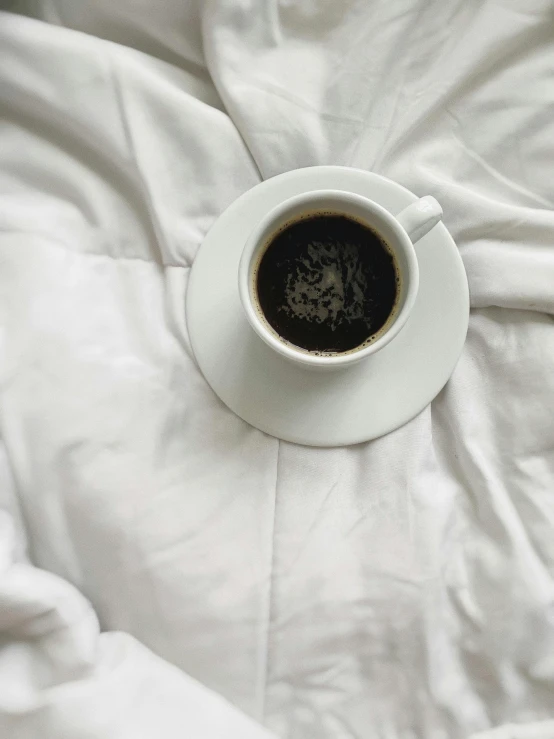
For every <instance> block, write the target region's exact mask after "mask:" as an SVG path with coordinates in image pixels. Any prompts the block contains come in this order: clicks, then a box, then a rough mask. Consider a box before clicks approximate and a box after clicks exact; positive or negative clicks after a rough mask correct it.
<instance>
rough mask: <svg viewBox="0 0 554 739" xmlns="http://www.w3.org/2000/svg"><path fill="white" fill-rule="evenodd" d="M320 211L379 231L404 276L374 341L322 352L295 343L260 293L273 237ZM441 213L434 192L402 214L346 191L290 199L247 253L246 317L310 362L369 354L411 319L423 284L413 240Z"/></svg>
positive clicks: (270, 216) (255, 235) (280, 349)
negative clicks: (275, 322) (270, 318)
mask: <svg viewBox="0 0 554 739" xmlns="http://www.w3.org/2000/svg"><path fill="white" fill-rule="evenodd" d="M318 212H325V213H329V212H332V213H336V214H340V215H346V216H350V217H351V218H354V219H355V220H357V221H360V222H361V223H363V224H365V225H367V226H369V227H370V228H371V229H373V231H375V232H377V234H378V235H379V236H380V237H381V239H382V240H383V241H384V242H385V243H386V245H387V246H388V248H389V249H390V251H391V253H392V254H393V257H394V259H395V262H396V265H397V268H398V271H399V276H400V286H399V291H400V293H399V296H398V299H397V301H396V304H395V307H394V309H393V311H392V313H391V316H390V317H389V319H388V320H387V322H386V323H385V325H384V326H383V328H382V329H381V330H380V331H379V332H378V333H377V334H376V335H375V338H374V339H373V341H372V342H371V343H369V344H367V343H366V344H364V345H363V346H362V347H361V348H360V349H353V350H350V351H349V352H345V353H344V354H328V355H326V354H321V353H319V354H316V353H314V352H309V351H307V350H305V349H301V348H299V347H296V346H294V345H293V344H291V343H289V342H288V341H286V340H285V339H283V338H282V337H280V336H279V334H277V332H276V331H275V330H274V329H273V328H272V326H271V325H270V324H269V323H268V322H267V321H266V320H265V318H264V315H263V311H262V309H261V307H260V304H259V301H258V297H257V290H256V272H257V267H258V264H259V262H260V260H261V258H262V255H263V253H264V252H265V249H266V247H267V246H268V244H269V243H270V242H271V240H272V239H273V237H274V236H275V235H276V234H277V232H278V231H279V230H280V229H281V228H282V227H283V226H284V225H286V224H287V223H289V222H292V221H295V220H297V219H299V218H302V217H306V216H309V215H310V214H315V213H318ZM441 218H442V208H441V206H440V205H439V203H438V202H437V201H436V200H435V198H433V197H431V196H429V195H428V196H426V197H423V198H421V199H420V200H418V201H417V202H415V203H413V204H412V205H409V206H408V207H407V208H405V209H404V210H403V211H401V212H400V213H398V214H397V215H396V216H393V215H391V214H390V213H389V212H388V211H387V210H385V209H384V208H383V207H381V206H380V205H378V204H377V203H375V202H373V201H372V200H369V199H368V198H364V197H362V196H361V195H355V194H354V193H350V192H346V191H342V190H318V191H312V192H306V193H302V194H300V195H296V196H295V197H292V198H290V199H288V200H285V201H284V202H282V203H280V204H279V205H277V206H276V207H275V208H273V210H271V211H270V212H269V213H267V214H266V215H265V216H264V218H262V220H261V221H260V222H259V223H258V225H257V226H256V227H255V228H254V231H253V232H252V233H251V234H250V236H249V238H248V240H247V241H246V244H245V246H244V249H243V252H242V257H241V260H240V264H239V275H238V279H239V293H240V298H241V302H242V305H243V308H244V312H245V314H246V318H247V319H248V321H249V323H250V325H251V326H252V328H253V329H254V331H255V332H256V333H257V334H258V336H259V337H260V338H261V339H262V340H263V341H265V343H266V344H267V345H268V346H270V347H271V348H272V349H273V350H274V351H275V352H277V354H280V355H281V356H282V357H285V358H286V359H288V360H289V361H291V362H295V363H297V364H300V365H302V366H304V367H307V368H312V369H339V368H342V367H347V366H349V365H351V364H353V363H355V362H359V361H360V360H362V359H366V358H367V357H369V356H371V355H372V354H375V353H376V352H378V351H380V350H381V349H382V348H383V347H384V346H386V345H387V344H388V343H389V342H390V341H392V340H393V339H394V337H395V336H396V335H397V334H398V333H399V331H400V330H401V329H402V327H403V326H404V325H405V323H406V321H407V320H408V317H409V315H410V311H411V310H412V308H413V306H414V303H415V299H416V296H417V290H418V286H419V269H418V264H417V257H416V253H415V249H414V246H413V245H414V244H415V243H416V242H417V241H419V239H421V238H422V237H423V236H425V234H426V233H427V232H428V231H430V230H431V229H432V228H433V226H435V225H436V224H437V223H438V222H439V221H440V220H441Z"/></svg>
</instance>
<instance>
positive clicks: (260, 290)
mask: <svg viewBox="0 0 554 739" xmlns="http://www.w3.org/2000/svg"><path fill="white" fill-rule="evenodd" d="M254 279H255V289H256V293H257V298H258V303H259V306H260V308H261V311H262V313H263V316H264V318H265V320H266V321H267V323H268V324H269V325H270V326H271V327H272V329H273V330H274V331H275V332H276V333H277V334H278V336H279V337H281V339H283V340H284V341H286V342H287V343H289V344H292V345H294V346H295V347H298V348H300V349H303V350H305V351H308V352H310V353H317V354H343V353H345V352H351V351H352V350H355V349H361V348H363V347H364V346H367V345H368V344H369V343H371V341H373V340H374V338H375V336H376V334H378V333H379V331H380V330H381V329H383V327H384V326H385V324H386V323H387V321H388V319H389V318H390V317H391V316H392V314H393V312H394V309H395V307H396V303H397V299H398V294H399V272H398V269H397V266H396V263H395V260H394V258H393V256H392V254H391V252H390V251H389V249H388V247H387V245H386V244H385V242H384V241H383V240H382V239H381V238H380V237H379V235H378V234H377V233H376V232H375V231H373V230H372V229H371V228H369V227H368V226H366V225H365V224H362V223H360V222H359V221H357V220H355V219H354V218H351V217H350V216H346V215H341V214H336V213H313V214H310V215H307V216H303V217H301V218H299V219H296V220H294V221H291V222H290V223H288V224H286V225H285V226H284V227H282V228H281V229H280V230H279V231H278V232H277V233H276V234H275V235H274V236H273V237H272V238H271V239H270V240H269V241H268V243H267V246H266V247H265V250H264V251H263V253H262V256H261V258H260V260H259V262H258V266H257V269H256V270H255V273H254Z"/></svg>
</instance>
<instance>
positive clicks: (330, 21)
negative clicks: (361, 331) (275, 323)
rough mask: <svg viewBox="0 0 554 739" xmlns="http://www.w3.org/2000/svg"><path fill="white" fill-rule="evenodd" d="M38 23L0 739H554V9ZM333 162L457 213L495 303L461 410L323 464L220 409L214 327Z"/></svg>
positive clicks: (4, 328)
mask: <svg viewBox="0 0 554 739" xmlns="http://www.w3.org/2000/svg"><path fill="white" fill-rule="evenodd" d="M9 9H10V10H11V11H14V12H10V13H2V14H1V15H0V114H1V130H0V435H1V440H2V444H1V447H0V502H1V504H2V509H3V513H2V517H1V519H0V525H1V528H0V633H1V640H0V736H1V737H6V738H7V739H8V738H9V739H35V738H36V737H39V736H40V737H41V739H50V738H52V739H75V738H78V739H81V737H83V738H84V737H86V738H87V739H128V738H130V737H133V739H150V738H151V737H156V739H157V737H160V736H164V737H183V736H187V737H189V736H190V737H206V738H209V739H211V738H212V737H220V736H221V737H223V736H230V737H237V736H241V737H252V739H254V738H255V737H263V736H269V735H270V734H269V733H268V732H273V734H274V735H277V736H281V737H288V738H290V739H300V738H302V739H304V738H306V739H316V738H317V739H331V738H333V739H334V738H335V737H339V738H342V737H345V738H346V737H356V739H358V738H360V739H361V738H363V739H366V738H367V739H407V738H408V737H414V738H415V737H417V738H419V737H422V738H425V739H427V738H429V739H447V738H448V739H461V738H466V737H467V738H469V737H473V739H514V737H515V738H516V739H523V738H531V737H533V739H535V738H536V739H539V738H540V739H548V738H549V737H554V543H553V542H554V536H553V533H554V422H553V407H554V403H553V399H554V325H553V316H554V297H553V295H554V292H553V287H554V236H553V234H554V214H553V195H552V185H551V182H552V172H553V171H554V146H553V144H552V142H553V141H554V102H553V101H554V98H553V96H552V89H553V85H554V75H553V72H552V70H553V68H554V32H553V28H554V25H553V21H554V5H553V4H552V3H551V2H546V0H528V1H527V2H523V1H520V0H484V1H483V2H480V3H468V2H463V1H462V0H446V1H445V2H441V3H430V2H427V0H398V2H394V3H392V2H387V0H370V1H368V0H344V2H335V0H296V1H295V2H292V1H289V0H280V1H279V0H265V1H264V2H254V0H240V2H238V1H237V0H209V1H208V2H204V3H202V2H199V1H197V2H190V1H189V2H181V3H178V2H176V0H163V1H161V2H159V3H156V4H153V3H150V2H146V0H133V1H132V2H131V0H122V1H121V2H119V3H111V2H108V1H107V0H96V1H95V2H93V1H92V0H83V1H82V2H79V3H75V2H69V0H49V1H48V2H47V1H46V0H45V1H44V2H43V3H41V2H39V1H38V0H37V1H36V2H31V0H28V1H25V0H19V2H15V3H11V4H10V6H9ZM318 164H340V165H348V166H354V167H358V168H362V169H366V170H369V171H374V172H377V173H380V174H383V175H385V176H387V177H390V178H392V179H394V180H397V181H398V182H400V183H402V184H403V185H405V186H406V187H408V188H410V189H411V190H413V191H414V192H415V193H417V194H420V195H424V194H431V195H434V196H435V197H437V198H438V199H439V201H440V202H441V204H442V205H443V208H444V213H445V215H444V221H445V223H446V225H447V227H448V228H449V229H450V231H451V233H452V235H453V237H454V238H455V240H456V242H457V244H458V246H459V248H460V253H461V254H462V257H463V260H464V264H465V267H466V270H467V273H468V280H469V286H470V294H471V304H472V314H471V318H470V326H469V333H468V338H467V342H466V345H465V347H464V351H463V354H462V356H461V358H460V361H459V363H458V366H457V368H456V370H455V372H454V375H453V377H452V378H451V380H450V381H449V383H448V384H447V386H446V387H445V389H444V390H443V391H442V392H441V393H440V395H439V396H438V397H437V399H436V400H435V401H434V402H433V403H432V404H431V406H430V407H428V408H427V409H425V410H424V411H423V412H422V413H421V414H420V415H419V416H418V417H417V418H416V419H414V420H413V421H411V422H410V423H408V424H407V425H405V426H404V427H402V428H400V429H398V430H397V431H395V432H393V433H391V434H389V435H387V436H385V437H383V438H381V439H378V440H375V441H372V442H368V443H366V444H361V445H358V446H355V447H351V448H342V449H325V450H324V449H316V448H304V447H300V446H295V445H292V444H288V443H283V442H279V441H277V440H276V439H273V438H271V437H268V436H265V435H264V434H263V433H261V432H259V431H257V430H256V429H253V428H251V427H249V426H248V425H247V424H246V423H244V422H243V421H241V420H240V419H238V418H237V417H235V416H234V415H233V414H232V413H231V412H230V411H228V410H227V409H226V408H225V407H224V406H223V405H222V403H221V402H220V401H219V400H218V399H217V398H216V397H215V395H214V394H213V392H212V391H211V389H210V388H209V387H208V386H207V385H206V383H205V381H204V379H203V378H202V375H201V373H200V372H199V370H198V368H197V367H196V365H195V362H194V358H193V355H192V353H191V348H190V344H189V341H188V336H187V331H186V316H185V307H184V306H185V296H186V290H187V280H188V274H189V268H190V266H191V264H192V262H193V260H194V256H195V253H196V251H197V249H198V248H199V246H200V244H201V242H202V239H203V237H204V235H205V234H206V232H207V230H208V229H209V228H210V226H211V224H212V223H213V222H214V221H215V219H216V218H217V217H218V215H219V214H220V213H221V212H222V211H223V210H224V209H225V208H226V207H227V206H228V205H229V204H230V203H232V202H233V200H235V199H236V198H237V197H238V196H239V195H240V194H242V193H243V192H245V191H246V190H248V189H249V188H251V187H252V186H254V185H256V184H257V183H258V182H260V181H261V180H262V179H265V178H268V177H271V176H273V175H276V174H278V173H281V172H284V171H287V170H291V169H294V168H296V167H303V166H310V165H318ZM264 727H265V728H264Z"/></svg>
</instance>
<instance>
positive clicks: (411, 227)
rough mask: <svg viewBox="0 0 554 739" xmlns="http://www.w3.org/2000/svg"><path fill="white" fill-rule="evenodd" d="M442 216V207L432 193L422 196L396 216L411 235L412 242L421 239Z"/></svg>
mask: <svg viewBox="0 0 554 739" xmlns="http://www.w3.org/2000/svg"><path fill="white" fill-rule="evenodd" d="M441 218H442V208H441V206H440V204H439V203H438V202H437V201H436V200H435V198H434V197H433V196H432V195H426V196H425V197H424V198H420V199H419V200H418V201H417V203H413V204H412V205H408V207H407V208H404V210H401V211H400V213H399V214H398V215H397V216H396V220H397V221H398V222H399V223H400V225H401V226H402V228H403V229H404V230H405V231H406V233H407V234H408V236H409V237H410V239H411V241H412V244H415V243H416V241H419V240H420V239H421V238H422V237H423V236H425V234H426V233H428V232H429V231H430V230H431V229H432V228H433V226H436V225H437V223H438V222H439V221H440V220H441Z"/></svg>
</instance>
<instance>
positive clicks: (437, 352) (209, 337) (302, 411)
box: [186, 167, 469, 446]
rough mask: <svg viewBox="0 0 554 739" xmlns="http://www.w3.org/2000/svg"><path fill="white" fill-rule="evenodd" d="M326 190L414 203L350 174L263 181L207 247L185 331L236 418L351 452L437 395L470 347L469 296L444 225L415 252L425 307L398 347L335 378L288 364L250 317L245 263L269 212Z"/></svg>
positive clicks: (321, 171) (393, 207) (420, 304)
mask: <svg viewBox="0 0 554 739" xmlns="http://www.w3.org/2000/svg"><path fill="white" fill-rule="evenodd" d="M321 189H336V190H348V191H350V192H355V193H359V194H360V195H365V196H366V197H368V198H371V199H372V200H375V201H376V202H377V203H380V204H381V205H382V206H383V207H384V208H386V209H387V210H390V212H391V213H398V212H399V211H400V210H402V208H404V207H405V206H407V205H409V204H410V203H411V202H413V201H414V200H416V196H415V195H414V194H413V193H411V192H410V191H409V190H406V189H405V188H404V187H402V186H401V185H398V184H396V183H395V182H392V181H391V180H388V179H386V178H384V177H380V176H379V175H376V174H371V173H368V172H364V171H362V170H357V169H350V168H348V167H309V168H306V169H297V170H295V171H293V172H287V173H285V174H283V175H279V176H278V177H274V178H273V179H270V180H267V181H265V182H263V183H262V184H260V185H258V186H256V187H254V188H253V189H252V190H249V191H248V192H247V193H245V194H244V195H242V196H241V197H240V198H239V199H238V200H236V201H235V202H234V203H233V204H232V205H231V206H230V207H229V208H228V209H227V210H226V211H225V213H223V215H221V217H220V218H219V219H218V220H217V222H216V223H215V225H214V226H213V228H212V229H211V230H210V232H209V233H208V235H207V236H206V238H205V240H204V242H203V244H202V246H201V247H200V249H199V251H198V254H197V256H196V260H195V262H194V265H193V267H192V271H191V274H190V280H189V286H188V295H187V306H186V309H187V325H188V330H189V335H190V340H191V343H192V348H193V351H194V354H195V356H196V360H197V362H198V365H199V367H200V369H201V370H202V372H203V374H204V377H205V378H206V380H207V381H208V383H209V384H210V385H211V387H212V388H213V390H214V391H215V393H216V394H217V395H218V396H219V397H220V398H221V400H222V401H223V402H224V403H225V404H226V405H227V406H228V407H229V408H230V409H231V410H232V411H234V412H235V413H236V414H237V415H238V416H240V417H241V418H243V419H244V420H245V421H247V422H248V423H250V424H252V426H255V427H256V428H258V429H261V430H262V431H265V432H266V433H268V434H271V435H272V436H276V437H278V438H279V439H285V440H286V441H292V442H296V443H298V444H308V445H310V446H343V445H347V444H357V443H359V442H362V441H367V440H369V439H374V438H376V437H378V436H382V435H383V434H386V433H388V432H389V431H392V430H393V429H396V428H398V427H399V426H402V424H404V423H406V422H407V421H409V420H410V419H412V418H413V417H414V416H416V415H417V414H418V413H419V412H420V411H421V410H422V409H423V408H424V407H425V406H426V405H427V404H428V403H430V402H431V400H433V398H434V397H435V396H436V395H437V394H438V393H439V391H440V390H441V388H442V387H443V386H444V384H445V383H446V381H447V380H448V378H449V377H450V375H451V374H452V371H453V369H454V367H455V365H456V362H457V360H458V357H459V355H460V352H461V350H462V346H463V344H464V340H465V337H466V332H467V326H468V317H469V293H468V286H467V279H466V274H465V270H464V267H463V264H462V260H461V258H460V255H459V253H458V249H457V248H456V245H455V243H454V241H453V240H452V237H451V236H450V234H449V233H448V231H447V230H446V228H445V226H444V225H442V224H439V225H438V226H435V228H433V229H432V230H431V231H430V232H429V233H428V234H427V236H425V237H424V238H422V239H421V241H419V242H418V244H417V246H416V251H417V256H418V260H419V268H420V285H419V293H418V296H417V300H416V304H415V307H414V309H413V312H412V315H411V316H410V318H409V320H408V323H407V324H406V326H405V327H404V328H403V329H402V331H401V332H400V333H399V335H398V336H397V337H396V338H395V339H394V340H393V341H392V342H391V343H390V344H388V346H386V347H385V348H384V349H382V350H381V351H380V352H378V353H377V354H375V355H374V356H372V357H369V358H368V359H366V360H362V361H361V362H360V363H359V364H357V365H354V366H353V367H350V368H348V369H345V370H337V371H329V372H314V371H313V370H309V369H303V368H301V367H297V366H295V365H293V364H291V363H289V362H287V361H286V360H285V359H282V358H281V357H279V356H278V355H277V354H276V353H275V352H273V351H272V350H271V349H270V348H269V347H268V346H266V345H265V344H264V343H263V342H262V341H261V339H259V338H258V337H257V336H256V334H254V332H253V330H252V329H251V328H250V326H249V324H248V323H247V321H246V318H245V316H244V314H243V310H242V306H241V303H240V300H239V293H238V282H237V280H238V277H237V271H238V264H239V259H240V255H241V251H242V248H243V246H244V243H245V241H246V238H247V236H248V235H249V233H250V232H251V231H252V229H253V227H254V226H255V224H256V222H257V221H258V220H260V219H261V217H262V216H263V215H264V214H265V213H267V211H268V210H269V209H271V208H273V207H274V206H275V205H277V204H278V203H279V202H281V201H282V200H284V199H286V198H289V197H291V196H292V195H296V194H298V193H300V192H304V191H306V190H321ZM425 194H426V193H422V195H425Z"/></svg>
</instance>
